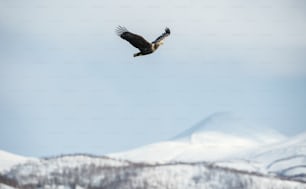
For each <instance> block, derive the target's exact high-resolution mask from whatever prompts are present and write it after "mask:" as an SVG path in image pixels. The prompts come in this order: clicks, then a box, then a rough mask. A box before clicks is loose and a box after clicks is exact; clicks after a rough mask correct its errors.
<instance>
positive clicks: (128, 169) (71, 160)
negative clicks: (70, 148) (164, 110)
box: [0, 155, 306, 189]
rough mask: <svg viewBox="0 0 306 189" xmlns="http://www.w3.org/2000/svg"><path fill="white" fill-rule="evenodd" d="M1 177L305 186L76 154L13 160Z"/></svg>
mask: <svg viewBox="0 0 306 189" xmlns="http://www.w3.org/2000/svg"><path fill="white" fill-rule="evenodd" d="M76 162H77V163H76ZM1 182H2V183H3V184H5V185H8V186H11V187H13V188H37V189H42V188H53V189H62V188H65V189H74V188H104V189H113V188H117V189H133V188H146V189H157V188H165V189H185V188H206V189H237V188H241V189H242V188H243V189H244V188H246V189H257V188H265V189H291V188H292V189H305V188H306V184H305V183H302V182H295V181H290V180H287V179H282V178H277V177H271V176H269V175H261V174H256V173H248V172H243V171H236V170H232V169H224V168H220V167H215V166H212V165H211V164H209V163H165V164H147V163H141V164H139V163H138V164H137V163H132V162H123V161H118V160H114V159H109V158H105V157H95V156H80V155H76V156H63V157H57V158H51V159H44V160H42V161H36V162H29V163H26V164H24V165H18V166H16V167H14V168H13V169H11V170H10V171H9V172H6V174H5V175H4V176H2V177H0V183H1ZM0 186H1V184H0Z"/></svg>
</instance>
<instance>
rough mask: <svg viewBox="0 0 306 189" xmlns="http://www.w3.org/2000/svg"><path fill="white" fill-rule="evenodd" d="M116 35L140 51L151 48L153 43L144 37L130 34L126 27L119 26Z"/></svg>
mask: <svg viewBox="0 0 306 189" xmlns="http://www.w3.org/2000/svg"><path fill="white" fill-rule="evenodd" d="M116 33H117V34H118V35H119V36H120V37H121V38H122V39H125V40H127V41H128V42H129V43H130V44H131V45H133V46H134V47H136V48H137V49H139V50H140V51H143V50H145V49H149V48H151V43H149V42H148V41H147V40H145V39H144V38H143V37H142V36H140V35H137V34H134V33H131V32H129V31H128V30H127V29H126V28H125V27H122V26H118V27H117V29H116Z"/></svg>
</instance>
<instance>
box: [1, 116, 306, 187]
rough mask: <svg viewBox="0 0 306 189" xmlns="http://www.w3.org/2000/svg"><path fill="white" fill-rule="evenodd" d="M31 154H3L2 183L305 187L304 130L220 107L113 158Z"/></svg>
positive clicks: (10, 185)
mask: <svg viewBox="0 0 306 189" xmlns="http://www.w3.org/2000/svg"><path fill="white" fill-rule="evenodd" d="M29 159H31V158H24V157H20V156H15V155H13V154H9V153H6V152H2V153H0V162H2V164H0V166H2V167H1V168H2V169H3V170H4V169H6V171H4V172H2V173H1V172H0V189H2V188H5V189H15V188H38V189H40V188H54V189H57V188H58V189H60V188H67V189H74V188H78V189H82V188H92V189H97V188H122V189H131V188H149V189H151V188H152V189H153V188H154V189H155V188H169V189H172V188H176V189H177V188H182V189H183V188H207V189H223V188H224V189H225V188H226V189H237V188H241V189H244V188H247V189H253V188H254V189H255V188H265V189H282V188H283V189H290V188H294V189H306V133H304V134H301V135H298V136H295V137H292V138H287V137H285V136H283V135H281V134H280V133H278V132H276V131H274V130H272V129H268V128H265V127H263V126H260V125H258V124H252V123H250V122H247V121H245V120H243V119H239V118H237V117H235V116H233V115H231V114H225V113H218V114H214V115H212V116H210V117H209V118H207V119H205V120H203V121H201V122H199V123H198V124H196V125H195V126H193V127H191V128H190V129H188V130H186V131H184V132H182V133H180V134H178V135H177V136H176V137H174V138H172V139H171V140H168V141H163V142H159V143H156V144H151V145H147V146H144V147H141V148H138V149H134V150H130V151H127V152H121V153H115V154H110V157H106V156H93V155H86V154H74V155H63V156H58V157H51V158H44V159H36V160H35V161H28V160H29ZM3 160H5V161H3ZM4 165H5V166H4ZM8 165H10V166H8Z"/></svg>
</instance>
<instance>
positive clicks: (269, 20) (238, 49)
mask: <svg viewBox="0 0 306 189" xmlns="http://www.w3.org/2000/svg"><path fill="white" fill-rule="evenodd" d="M305 14H306V2H305V1H303V0H277V1H276V0H268V1H266V0H265V1H256V2H255V1H245V0H243V1H242V0H234V1H230V2H229V1H225V0H224V1H221V0H217V1H208V0H207V1H203V0H201V1H200V0H199V1H195V0H194V1H187V0H175V1H174V0H171V1H166V2H165V1H162V0H157V1H140V0H136V1H126V0H125V1H115V0H114V1H98V0H88V1H81V0H44V1H40V0H36V1H35V0H28V1H17V0H10V1H5V0H0V41H1V43H0V92H1V93H0V105H1V106H0V149H2V150H6V151H10V152H13V153H17V154H21V155H28V156H47V155H55V154H60V153H74V152H88V153H95V154H105V153H110V152H116V151H121V150H127V149H130V148H133V147H137V146H141V145H144V144H148V143H152V142H156V141H160V140H166V139H169V138H172V137H173V136H175V135H177V134H178V133H180V132H181V131H182V130H185V129H187V128H189V127H191V126H192V125H194V124H195V123H197V122H198V121H200V120H202V119H203V118H205V117H207V116H209V115H211V114H214V113H216V112H232V113H234V114H236V115H239V116H240V117H243V118H245V119H248V120H252V121H254V122H256V123H257V124H260V125H262V124H263V125H267V127H271V128H274V129H276V130H278V131H280V132H282V133H285V134H288V135H294V134H296V133H299V132H301V131H305V130H306V126H305V123H306V98H305V96H306V86H305V83H306V53H305V51H306V15H305ZM118 25H122V26H125V27H127V28H128V29H129V30H130V31H132V32H135V33H138V34H141V35H143V36H144V37H145V38H146V39H148V41H153V40H154V39H155V38H156V37H158V36H159V35H160V34H161V33H163V30H164V28H165V27H169V28H170V29H171V35H170V37H169V38H167V39H166V41H165V44H164V45H163V46H162V47H160V48H159V49H158V51H157V52H155V53H154V54H151V55H149V56H143V57H137V58H133V54H134V53H136V52H137V49H135V48H133V47H132V46H131V45H129V44H128V43H127V42H126V41H123V40H122V39H120V38H119V37H118V36H116V35H115V32H114V31H115V28H116V27H117V26H118Z"/></svg>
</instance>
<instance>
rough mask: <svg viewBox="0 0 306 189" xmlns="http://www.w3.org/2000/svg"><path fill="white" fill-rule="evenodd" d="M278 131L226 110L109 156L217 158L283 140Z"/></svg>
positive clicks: (154, 159) (186, 159) (165, 159)
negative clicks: (169, 137)
mask: <svg viewBox="0 0 306 189" xmlns="http://www.w3.org/2000/svg"><path fill="white" fill-rule="evenodd" d="M285 139H286V137H285V136H283V135H281V134H280V133H278V132H276V131H274V130H272V129H269V128H265V127H263V126H260V125H256V124H253V123H250V122H247V121H245V120H243V119H240V118H237V117H236V116H233V115H232V114H228V113H217V114H214V115H212V116H210V117H209V118H207V119H205V120H203V121H201V122H199V123H198V124H196V125H195V126H193V127H191V128H190V129H188V130H186V131H184V132H182V133H180V134H178V135H177V136H176V137H174V138H173V139H172V140H169V141H164V142H159V143H155V144H151V145H147V146H144V147H140V148H137V149H134V150H130V151H127V152H120V153H115V154H109V156H110V157H115V158H120V159H129V160H132V161H144V162H148V161H149V162H168V161H184V162H195V161H221V160H229V159H234V158H238V157H241V156H242V155H243V154H247V153H248V152H251V151H254V150H256V149H258V148H259V147H262V146H266V145H268V144H273V143H276V142H280V141H283V140H285Z"/></svg>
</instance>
